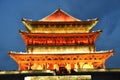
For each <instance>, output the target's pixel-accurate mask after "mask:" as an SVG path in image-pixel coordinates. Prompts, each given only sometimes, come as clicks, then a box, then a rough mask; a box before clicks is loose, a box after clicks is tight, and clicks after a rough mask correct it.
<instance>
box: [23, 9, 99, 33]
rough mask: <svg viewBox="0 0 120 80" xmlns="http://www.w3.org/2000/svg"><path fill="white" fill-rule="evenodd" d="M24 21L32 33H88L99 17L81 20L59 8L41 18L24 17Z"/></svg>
mask: <svg viewBox="0 0 120 80" xmlns="http://www.w3.org/2000/svg"><path fill="white" fill-rule="evenodd" d="M22 22H23V24H24V25H25V28H26V29H27V31H28V32H31V33H86V32H90V31H91V29H92V28H93V27H94V26H95V25H96V24H97V22H98V19H97V18H96V19H92V20H86V21H81V20H79V19H77V18H74V17H72V16H71V15H69V14H67V13H66V12H64V11H63V10H61V9H57V10H56V11H55V12H53V13H52V14H50V15H48V16H47V17H45V18H43V19H41V20H38V21H32V20H27V19H24V18H23V19H22ZM73 28H74V29H73ZM57 29H58V30H57ZM75 30H77V31H75ZM53 31H54V32H53Z"/></svg>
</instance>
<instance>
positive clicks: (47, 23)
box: [9, 9, 114, 73]
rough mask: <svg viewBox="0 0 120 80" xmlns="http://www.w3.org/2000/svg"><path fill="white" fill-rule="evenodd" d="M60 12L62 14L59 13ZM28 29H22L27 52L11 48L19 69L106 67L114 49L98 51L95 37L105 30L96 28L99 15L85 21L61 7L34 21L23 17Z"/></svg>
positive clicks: (11, 53) (57, 69) (10, 53)
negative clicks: (94, 29) (106, 62)
mask: <svg viewBox="0 0 120 80" xmlns="http://www.w3.org/2000/svg"><path fill="white" fill-rule="evenodd" d="M58 14H59V15H58ZM22 22H23V24H24V25H25V28H26V30H27V31H26V32H24V31H21V30H20V31H19V33H20V35H21V37H22V38H23V41H24V43H25V45H26V52H25V53H24V52H18V53H17V52H12V51H10V52H9V55H10V56H11V58H13V59H14V60H15V61H16V62H17V63H18V66H19V67H18V69H19V70H56V71H58V72H59V71H60V69H61V68H65V69H67V71H68V72H69V73H70V71H71V69H89V68H90V69H98V68H105V61H106V60H107V59H108V58H109V57H110V56H112V55H113V53H114V51H113V50H110V51H96V46H95V41H96V39H97V38H98V36H99V35H100V34H101V33H102V31H101V30H98V31H92V28H93V27H94V26H95V25H96V24H97V22H98V19H92V20H86V21H82V20H79V19H76V18H74V17H72V16H70V15H69V14H67V13H66V12H64V11H63V10H61V9H58V10H56V11H55V12H54V13H52V14H50V15H49V16H47V17H45V18H43V19H41V20H39V21H32V20H27V19H22Z"/></svg>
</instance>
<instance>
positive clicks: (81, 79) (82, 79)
mask: <svg viewBox="0 0 120 80" xmlns="http://www.w3.org/2000/svg"><path fill="white" fill-rule="evenodd" d="M24 80H92V79H91V75H69V76H26V77H25V78H24Z"/></svg>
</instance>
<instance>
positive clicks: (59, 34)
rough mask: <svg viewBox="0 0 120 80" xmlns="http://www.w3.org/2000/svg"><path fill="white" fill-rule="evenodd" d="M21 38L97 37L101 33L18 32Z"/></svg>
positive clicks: (99, 31)
mask: <svg viewBox="0 0 120 80" xmlns="http://www.w3.org/2000/svg"><path fill="white" fill-rule="evenodd" d="M19 33H20V34H21V35H22V36H39V37H42V36H43V37H56V36H57V37H60V36H69V37H70V36H78V35H79V36H82V35H86V36H87V35H88V36H89V35H95V34H96V35H97V37H98V36H99V35H100V34H101V33H102V30H97V31H92V32H89V33H29V32H24V31H21V30H20V31H19Z"/></svg>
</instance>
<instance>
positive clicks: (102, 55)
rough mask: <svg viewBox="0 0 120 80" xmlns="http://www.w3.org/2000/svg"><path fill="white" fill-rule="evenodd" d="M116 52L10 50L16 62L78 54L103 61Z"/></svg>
mask: <svg viewBox="0 0 120 80" xmlns="http://www.w3.org/2000/svg"><path fill="white" fill-rule="evenodd" d="M113 54H114V50H110V51H102V52H95V53H79V54H78V53H74V54H73V53H72V54H70V53H61V54H60V53H57V54H55V53H52V54H27V53H16V52H11V51H10V52H9V55H10V57H11V58H13V59H14V60H15V61H16V62H19V61H21V60H22V59H25V60H27V59H32V58H33V59H35V58H54V57H57V58H58V57H70V58H72V57H73V56H76V58H83V57H84V58H102V60H103V61H105V60H106V59H108V58H109V57H110V56H112V55H113Z"/></svg>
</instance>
